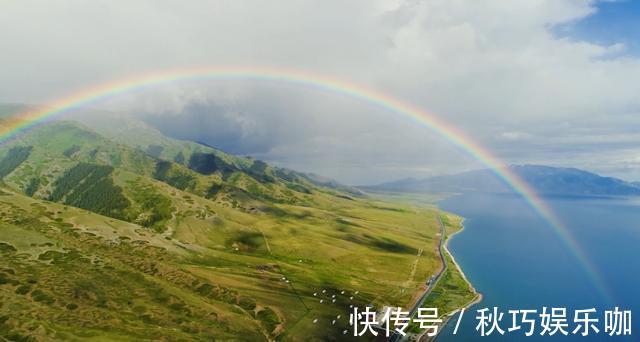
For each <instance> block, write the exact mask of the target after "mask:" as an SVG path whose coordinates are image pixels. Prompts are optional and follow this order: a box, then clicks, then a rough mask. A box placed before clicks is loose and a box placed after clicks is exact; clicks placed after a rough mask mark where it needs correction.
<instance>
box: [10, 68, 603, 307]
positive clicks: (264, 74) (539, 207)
mask: <svg viewBox="0 0 640 342" xmlns="http://www.w3.org/2000/svg"><path fill="white" fill-rule="evenodd" d="M226 79H246V80H255V81H268V82H285V83H289V84H294V85H300V86H305V87H312V88H317V89H320V90H323V91H329V92H334V93H340V94H343V95H346V96H349V97H351V98H354V99H357V100H360V101H364V102H366V103H369V104H371V105H375V106H378V107H380V108H382V109H385V110H388V111H390V112H393V113H397V114H401V115H404V116H407V117H410V118H412V119H413V120H415V121H416V122H417V123H419V124H421V125H422V126H424V127H426V128H428V129H430V130H431V131H433V132H435V133H436V134H438V135H440V136H441V137H443V138H444V139H446V140H447V141H449V142H450V143H452V144H454V145H455V146H457V147H458V148H460V149H461V150H463V151H465V152H466V153H468V154H469V155H470V156H472V157H473V158H475V159H476V160H478V161H479V162H481V163H482V164H483V165H485V166H486V167H487V168H489V169H491V170H492V171H493V172H494V173H495V174H496V175H497V176H498V177H499V178H500V179H501V180H502V181H503V182H504V183H505V184H506V185H508V186H509V187H510V188H512V189H513V190H514V191H515V192H517V193H518V194H520V195H521V196H522V198H523V199H524V200H525V201H526V202H527V203H528V205H529V206H530V207H531V208H532V209H533V210H534V211H536V212H537V213H538V214H539V215H540V216H541V217H542V218H544V219H545V220H546V221H547V222H548V224H549V225H550V226H551V227H553V228H554V231H555V232H556V234H557V235H558V236H559V237H560V238H561V239H562V240H563V241H564V242H565V243H566V246H567V247H568V248H569V250H570V251H571V252H572V253H573V254H574V255H575V257H576V258H577V259H578V261H579V262H580V263H581V264H582V266H583V267H584V269H585V271H586V272H587V273H588V275H589V276H590V277H591V279H592V281H593V284H594V286H595V287H596V288H597V289H598V290H599V291H600V293H601V295H603V296H604V297H605V299H607V300H609V301H610V300H611V299H610V296H609V294H608V292H607V291H606V289H605V287H604V284H603V282H602V280H601V278H600V276H599V275H598V272H597V271H596V269H595V267H593V265H592V264H591V263H590V262H589V259H588V258H587V256H586V254H585V253H584V251H583V250H582V249H581V248H580V246H579V245H578V243H576V241H575V239H574V238H573V237H572V236H571V234H570V233H569V232H568V230H567V229H566V227H565V226H564V225H563V224H562V222H561V221H560V220H559V219H558V218H557V217H556V215H555V214H554V213H553V212H552V211H551V209H550V208H549V207H548V206H547V205H546V204H545V203H544V201H543V200H542V199H541V198H540V197H539V196H538V195H537V194H536V192H535V191H534V190H533V189H532V188H531V187H530V186H529V185H528V184H527V183H525V182H524V181H522V180H521V179H520V177H518V176H517V175H516V174H514V173H513V172H511V171H510V169H509V168H506V167H504V164H503V163H502V162H501V161H500V160H499V159H498V158H496V157H495V156H493V155H492V154H491V153H490V152H489V151H488V150H487V149H485V148H483V147H482V146H481V145H480V144H478V143H477V142H475V141H474V140H473V139H471V138H470V137H468V136H467V135H465V134H464V133H463V132H461V131H459V130H458V129H456V128H455V127H453V126H452V125H450V124H448V123H446V122H445V121H443V120H441V119H439V118H438V117H436V116H434V115H431V114H429V113H427V112H425V111H423V110H421V109H419V108H417V107H414V106H411V105H409V104H407V103H404V102H402V101H400V100H398V99H396V98H394V97H391V96H389V95H386V94H383V93H381V92H379V91H377V90H374V89H371V88H367V87H365V86H362V85H356V84H354V83H350V82H346V81H342V80H339V79H336V78H332V77H327V76H323V75H318V74H313V73H309V72H305V71H300V70H286V69H274V68H256V67H240V68H235V67H234V68H192V69H175V70H169V71H163V72H156V73H152V74H148V75H142V76H138V77H132V78H127V79H123V80H119V81H115V82H110V83H105V84H101V85H98V86H96V87H91V88H88V89H86V90H84V91H81V92H79V93H76V94H74V95H72V96H69V97H65V98H62V99H60V100H57V101H54V102H52V103H49V104H47V107H46V108H45V109H36V110H33V111H27V112H23V113H21V114H19V115H18V116H17V117H14V118H12V119H11V120H10V121H6V122H4V123H2V124H0V143H4V142H6V141H8V140H10V139H12V138H13V137H16V136H17V135H19V134H20V133H21V132H24V131H25V130H28V129H29V128H31V127H34V126H36V125H38V124H40V123H42V122H45V121H47V120H48V119H51V118H54V117H56V116H58V115H61V114H63V113H65V112H68V111H70V110H73V109H77V108H81V107H83V106H85V105H87V104H91V103H93V102H95V101H98V100H101V99H105V98H109V97H113V96H116V95H119V94H123V93H127V92H130V91H133V90H139V89H141V88H145V87H148V86H155V85H159V84H164V83H171V82H176V81H186V80H226Z"/></svg>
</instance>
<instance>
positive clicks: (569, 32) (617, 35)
mask: <svg viewBox="0 0 640 342" xmlns="http://www.w3.org/2000/svg"><path fill="white" fill-rule="evenodd" d="M596 7H597V12H595V13H594V14H593V15H590V16H588V17H586V18H584V19H582V20H578V21H575V22H572V23H570V24H565V25H562V26H560V27H558V28H557V30H556V32H557V33H558V34H559V35H560V36H565V37H566V36H569V37H571V38H575V39H579V40H586V41H589V42H593V43H597V44H603V45H611V44H616V43H622V44H624V45H625V47H626V49H625V51H624V52H623V53H622V54H630V55H634V56H640V1H638V0H618V1H602V2H598V3H597V4H596Z"/></svg>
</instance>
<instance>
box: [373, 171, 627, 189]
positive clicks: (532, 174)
mask: <svg viewBox="0 0 640 342" xmlns="http://www.w3.org/2000/svg"><path fill="white" fill-rule="evenodd" d="M509 168H510V169H511V171H512V172H513V173H515V174H517V175H518V176H519V177H520V178H521V179H522V180H524V181H525V182H527V183H528V184H529V185H531V186H532V187H533V188H534V189H535V190H536V191H537V192H538V193H540V194H546V195H571V196H639V195H640V187H638V186H637V185H635V184H633V183H629V182H625V181H623V180H621V179H617V178H612V177H602V176H599V175H597V174H594V173H591V172H587V171H583V170H579V169H575V168H557V167H549V166H539V165H513V166H509ZM363 188H365V189H369V190H377V191H398V192H488V193H503V192H510V191H511V190H510V189H509V188H508V187H507V186H506V185H505V184H504V182H502V181H501V180H500V179H498V178H497V177H496V176H495V174H494V173H493V172H492V171H490V170H475V171H469V172H464V173H460V174H455V175H447V176H438V177H432V178H426V179H404V180H400V181H397V182H391V183H385V184H380V185H376V186H369V187H363Z"/></svg>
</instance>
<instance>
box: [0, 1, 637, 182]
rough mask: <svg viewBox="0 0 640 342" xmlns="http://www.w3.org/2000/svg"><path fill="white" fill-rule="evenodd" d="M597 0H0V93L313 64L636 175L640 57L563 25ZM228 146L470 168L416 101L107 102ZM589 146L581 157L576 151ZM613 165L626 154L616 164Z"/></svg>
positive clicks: (574, 158) (285, 94)
mask: <svg viewBox="0 0 640 342" xmlns="http://www.w3.org/2000/svg"><path fill="white" fill-rule="evenodd" d="M596 5H597V3H594V2H592V1H581V0H526V1H524V0H523V1H499V0H494V1H482V2H478V1H445V0H430V1H414V0H406V1H405V0H389V1H384V0H376V1H364V0H363V1H348V2H345V1H321V2H318V1H293V0H291V1H287V0H284V1H278V2H277V3H271V4H270V5H269V6H264V5H263V4H262V3H261V2H258V1H216V2H210V1H189V2H179V1H135V2H128V3H124V2H113V1H92V2H85V1H79V0H66V1H58V2H56V3H55V5H54V4H52V3H50V2H47V1H32V0H25V1H20V2H9V3H5V4H3V5H2V9H1V10H0V39H1V41H2V42H3V53H2V54H0V63H2V65H4V66H8V67H4V68H2V69H0V101H4V102H31V103H43V102H44V103H46V102H47V101H48V100H50V99H52V98H57V97H59V96H62V95H65V94H68V93H72V92H74V91H77V90H80V89H84V88H86V87H88V86H90V85H93V84H97V83H101V82H106V81H108V80H112V79H119V78H126V77H128V76H130V75H137V74H143V73H145V72H152V71H154V70H161V69H165V68H170V67H184V66H224V65H267V66H276V67H288V68H294V69H295V68H297V69H309V70H312V71H314V72H317V73H320V74H327V75H332V76H337V77H339V78H342V79H349V80H353V81H354V82H357V83H362V84H367V85H369V86H371V87H373V88H376V89H378V90H380V91H382V92H385V93H388V94H390V95H393V96H396V97H398V98H400V99H402V100H404V101H406V102H408V103H411V104H414V105H416V106H419V107H421V108H424V109H426V110H429V111H431V112H432V113H435V115H437V116H439V117H441V118H443V119H445V120H447V121H449V122H450V123H452V124H454V125H456V126H457V127H459V128H460V129H461V130H463V131H465V132H467V133H468V134H469V135H470V136H472V137H473V138H474V139H476V140H478V141H479V142H481V143H482V144H483V145H485V146H487V147H489V148H490V149H491V150H492V151H494V152H495V153H496V154H497V155H498V156H499V157H500V158H502V159H504V160H505V162H507V163H511V162H539V163H546V164H557V165H566V166H583V167H588V168H590V169H591V170H594V171H601V172H608V173H610V174H615V175H618V176H623V177H626V178H635V177H637V178H640V172H639V171H636V169H634V168H633V167H628V165H636V164H637V158H636V157H635V155H640V153H638V152H640V151H638V149H637V148H636V146H639V144H638V143H639V142H640V141H639V140H640V137H638V136H637V135H636V134H634V132H632V131H633V127H638V125H637V124H638V123H639V122H638V119H636V117H637V115H636V114H637V113H639V112H640V97H638V96H637V89H640V84H639V83H640V61H639V60H638V58H636V57H634V56H629V55H625V54H621V51H624V48H625V47H624V44H623V43H621V42H616V43H612V44H609V45H601V44H596V43H592V42H588V41H584V40H580V39H578V38H575V37H566V36H560V35H559V34H558V32H555V30H554V28H555V27H560V26H563V25H564V26H566V25H571V24H572V23H574V22H577V21H579V20H581V19H583V18H585V17H587V16H590V15H594V14H595V13H596V11H597V6H596ZM98 105H103V106H106V107H109V108H117V109H120V110H125V111H132V112H136V113H139V114H140V115H141V116H142V117H144V118H145V119H146V120H147V121H149V122H153V123H155V124H156V125H157V126H158V127H159V128H161V129H162V130H164V131H166V132H168V133H170V134H173V135H175V136H178V137H181V138H190V139H195V140H201V141H205V142H207V143H211V144H213V145H216V146H219V147H221V148H223V149H226V150H229V151H230V152H234V153H241V154H251V155H255V156H258V157H260V158H263V159H266V160H270V161H273V162H276V163H280V164H282V165H285V166H291V167H296V168H299V169H303V170H306V171H318V172H321V173H324V174H326V175H328V176H332V177H336V178H338V179H341V180H343V181H347V182H353V183H367V182H373V181H380V180H388V179H393V178H401V177H404V176H421V175H428V174H434V173H442V172H449V171H457V170H460V169H465V168H473V167H477V166H478V164H477V163H476V162H474V161H473V160H472V159H471V158H469V157H468V156H465V155H464V153H461V151H459V150H457V149H456V148H455V147H452V146H451V145H450V144H449V143H447V142H446V141H444V140H442V139H441V138H439V137H438V136H437V135H435V134H434V133H433V132H430V131H429V130H427V129H425V128H424V127H421V126H419V125H416V123H415V122H412V121H411V120H410V119H408V118H402V117H399V116H397V115H394V114H391V113H386V112H384V111H382V110H380V109H379V108H376V107H374V106H371V105H368V104H365V103H362V102H359V101H356V100H353V99H349V98H345V97H344V96H342V95H339V94H330V93H326V92H323V91H319V90H314V89H299V88H296V87H292V86H287V85H280V84H265V83H256V82H241V81H233V82H226V83H220V82H202V81H200V82H192V83H180V84H171V85H164V86H158V87H154V88H151V89H146V90H144V91H141V92H136V93H135V94H126V95H123V96H120V97H118V98H115V99H112V100H111V101H110V102H108V103H107V102H105V103H101V104H98ZM586 154H590V155H591V156H592V157H591V158H592V159H593V161H592V162H588V158H585V157H584V156H585V155H586ZM620 165H627V166H625V167H620Z"/></svg>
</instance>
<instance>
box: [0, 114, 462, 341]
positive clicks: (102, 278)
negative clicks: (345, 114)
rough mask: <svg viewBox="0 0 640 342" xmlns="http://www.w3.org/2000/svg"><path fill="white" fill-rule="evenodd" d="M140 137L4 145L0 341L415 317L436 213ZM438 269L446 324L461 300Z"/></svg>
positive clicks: (454, 283) (433, 254) (297, 328)
mask: <svg viewBox="0 0 640 342" xmlns="http://www.w3.org/2000/svg"><path fill="white" fill-rule="evenodd" d="M136 132H141V131H140V130H137V131H136ZM138 136H139V137H141V138H140V139H135V138H136V136H131V135H128V136H126V137H122V141H124V142H126V143H127V144H128V145H122V144H119V143H115V142H113V141H111V140H110V139H107V138H105V137H103V136H101V135H99V134H97V133H95V132H92V131H90V130H86V129H84V128H82V127H79V126H78V125H75V124H73V123H56V124H55V125H45V126H42V127H40V128H38V129H37V130H34V131H31V132H30V133H29V134H27V135H25V136H21V137H20V138H19V139H16V140H15V141H13V142H12V144H9V145H6V146H1V147H0V160H5V161H7V162H6V163H5V164H6V165H7V167H6V172H5V175H4V178H3V180H2V181H1V182H0V191H1V193H2V195H0V253H2V258H0V336H3V337H4V338H8V339H12V340H13V339H15V340H20V339H23V340H29V339H36V340H51V339H63V340H99V341H100V340H125V341H126V340H135V341H138V340H157V339H165V340H212V339H217V340H246V341H260V340H282V341H303V340H304V341H314V340H316V341H326V340H338V339H340V340H344V339H348V336H345V335H343V331H344V330H345V329H347V330H348V329H349V328H348V317H349V313H350V309H349V307H350V305H354V306H359V307H363V306H365V305H368V304H373V305H375V306H376V307H382V306H392V307H393V306H402V307H409V306H410V305H411V304H412V303H413V302H414V301H415V299H416V298H417V297H418V295H419V294H420V293H421V292H422V291H423V290H424V286H425V285H424V283H425V280H426V279H428V278H429V277H431V276H432V275H433V274H435V273H436V272H437V270H438V269H439V268H440V259H439V254H438V246H439V241H440V236H439V235H438V234H439V224H438V216H437V215H439V211H438V210H437V209H436V208H434V207H433V206H431V205H426V204H425V203H423V202H419V201H418V202H417V201H400V200H397V199H393V198H384V199H380V198H378V197H368V196H363V195H359V194H357V192H355V191H352V190H351V189H349V188H348V187H343V186H339V187H334V186H332V185H331V184H330V183H318V182H314V179H315V178H312V177H308V176H305V175H302V174H299V173H296V172H294V171H290V170H284V169H274V168H272V167H271V166H269V165H267V164H266V163H263V162H260V161H256V160H252V159H250V158H238V157H234V156H230V155H227V154H224V153H222V152H220V151H216V150H214V149H211V148H208V147H202V146H199V145H195V144H193V143H187V142H177V141H173V140H171V139H168V138H166V137H161V136H158V135H157V133H156V132H148V131H142V132H141V133H140V134H139V135H138ZM147 141H148V142H153V144H147V143H145V142H147ZM134 146H136V147H134ZM16 147H19V148H20V149H15V148H16ZM12 149H13V150H12ZM194 156H195V157H194ZM176 160H177V161H179V162H174V161H176ZM189 166H191V167H192V168H189ZM324 184H327V185H324ZM101 194H102V195H106V196H101ZM83 208H84V209H83ZM454 219H455V218H454V217H451V218H450V220H449V221H447V234H450V233H453V231H455V229H457V228H458V226H457V225H456V224H455V222H453V221H452V220H454ZM447 271H448V272H449V271H450V272H451V273H450V274H445V276H443V279H442V281H441V282H440V283H439V284H438V286H442V289H441V290H439V288H437V289H436V290H438V291H440V292H436V290H434V294H436V293H437V294H438V296H434V297H433V298H434V299H433V300H437V301H439V302H436V304H438V305H440V304H442V305H443V308H442V309H441V310H442V311H443V312H445V311H446V310H449V309H448V308H453V307H455V305H457V303H460V302H461V301H463V300H464V299H465V298H466V297H465V296H467V294H465V292H464V291H465V290H466V291H468V290H469V289H468V288H464V287H463V286H462V285H461V283H460V279H461V278H460V277H459V274H457V273H456V270H455V268H452V267H449V268H448V270H447Z"/></svg>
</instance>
